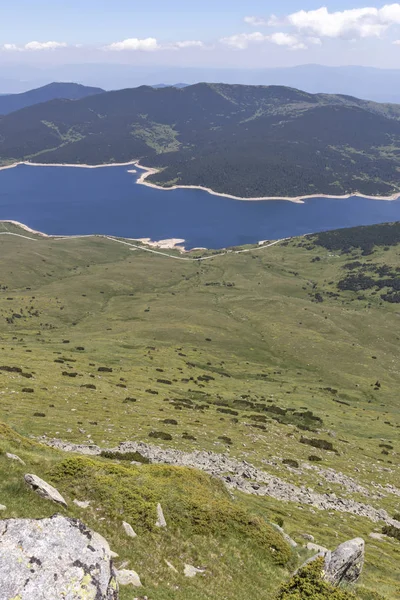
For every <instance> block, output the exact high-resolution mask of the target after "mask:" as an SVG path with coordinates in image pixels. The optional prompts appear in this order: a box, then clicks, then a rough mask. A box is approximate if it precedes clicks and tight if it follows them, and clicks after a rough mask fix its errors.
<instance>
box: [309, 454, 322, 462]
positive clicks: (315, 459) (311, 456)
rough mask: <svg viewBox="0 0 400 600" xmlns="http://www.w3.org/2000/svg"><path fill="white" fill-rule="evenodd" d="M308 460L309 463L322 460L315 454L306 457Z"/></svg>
mask: <svg viewBox="0 0 400 600" xmlns="http://www.w3.org/2000/svg"><path fill="white" fill-rule="evenodd" d="M308 460H309V461H311V462H321V460H322V458H321V457H320V456H316V454H311V455H310V456H309V457H308Z"/></svg>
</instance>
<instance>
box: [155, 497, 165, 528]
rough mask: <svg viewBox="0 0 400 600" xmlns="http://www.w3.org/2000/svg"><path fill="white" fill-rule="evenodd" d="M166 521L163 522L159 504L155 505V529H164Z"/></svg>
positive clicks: (163, 518)
mask: <svg viewBox="0 0 400 600" xmlns="http://www.w3.org/2000/svg"><path fill="white" fill-rule="evenodd" d="M166 526H167V521H166V520H165V517H164V513H163V509H162V508H161V504H160V503H158V504H157V521H156V527H166Z"/></svg>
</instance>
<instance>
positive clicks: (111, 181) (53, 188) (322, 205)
mask: <svg viewBox="0 0 400 600" xmlns="http://www.w3.org/2000/svg"><path fill="white" fill-rule="evenodd" d="M140 174H141V171H139V170H138V172H137V173H136V174H132V173H128V167H110V168H101V169H76V168H73V167H63V168H60V167H33V166H25V165H20V166H18V167H16V168H14V169H8V170H4V171H0V219H1V220H3V219H10V220H15V221H19V222H21V223H24V224H26V225H28V226H29V227H31V228H32V229H36V230H38V231H42V232H44V233H47V234H53V235H82V234H108V235H114V236H121V237H130V238H143V237H148V238H151V239H152V240H161V239H167V238H182V239H185V240H186V241H185V247H186V248H188V249H190V248H194V247H206V248H223V247H229V246H236V245H242V244H250V243H256V242H258V241H259V240H266V239H270V240H273V239H279V238H283V237H290V236H295V235H301V234H304V233H314V232H318V231H325V230H328V229H337V228H340V227H353V226H355V225H372V224H375V223H383V222H386V221H396V220H400V200H396V201H393V202H385V201H378V200H368V199H365V198H357V197H355V198H350V199H348V200H340V199H327V198H315V199H312V200H307V201H306V203H305V204H295V203H293V202H286V201H281V200H279V201H259V202H246V201H238V200H231V199H229V198H223V197H219V196H214V195H211V194H208V193H207V192H204V191H202V190H187V189H179V190H171V191H164V190H157V189H154V188H150V187H146V186H143V185H138V184H137V183H136V180H137V178H138V177H139V176H140Z"/></svg>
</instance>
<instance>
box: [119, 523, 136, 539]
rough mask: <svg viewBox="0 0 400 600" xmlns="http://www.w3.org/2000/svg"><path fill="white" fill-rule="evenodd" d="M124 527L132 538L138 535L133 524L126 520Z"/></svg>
mask: <svg viewBox="0 0 400 600" xmlns="http://www.w3.org/2000/svg"><path fill="white" fill-rule="evenodd" d="M122 527H123V528H124V531H125V533H126V535H127V536H128V537H131V538H135V537H137V535H136V533H135V531H134V529H133V527H132V525H130V524H129V523H127V522H126V521H122Z"/></svg>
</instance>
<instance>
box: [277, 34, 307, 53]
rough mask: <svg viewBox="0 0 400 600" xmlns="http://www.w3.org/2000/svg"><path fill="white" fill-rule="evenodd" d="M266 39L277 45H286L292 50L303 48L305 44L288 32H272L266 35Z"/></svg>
mask: <svg viewBox="0 0 400 600" xmlns="http://www.w3.org/2000/svg"><path fill="white" fill-rule="evenodd" d="M268 40H269V41H270V42H272V43H273V44H277V45H278V46H286V47H287V48H291V49H292V50H305V49H306V48H307V46H306V45H305V44H304V43H303V42H301V41H300V40H299V39H298V38H297V37H296V36H295V35H290V34H289V33H282V32H279V33H273V34H272V35H269V36H268Z"/></svg>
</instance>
